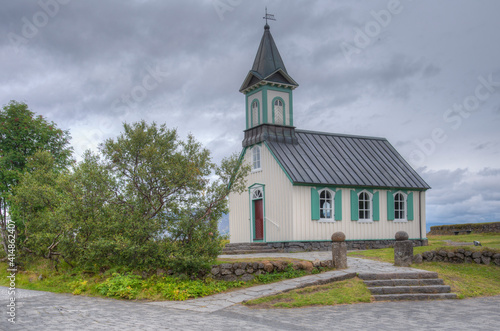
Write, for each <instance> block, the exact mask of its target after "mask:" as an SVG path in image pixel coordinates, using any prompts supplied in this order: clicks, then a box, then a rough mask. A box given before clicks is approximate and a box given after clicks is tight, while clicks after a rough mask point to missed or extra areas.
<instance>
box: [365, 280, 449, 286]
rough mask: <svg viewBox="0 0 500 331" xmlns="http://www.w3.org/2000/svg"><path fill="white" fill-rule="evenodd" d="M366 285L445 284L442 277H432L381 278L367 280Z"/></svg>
mask: <svg viewBox="0 0 500 331" xmlns="http://www.w3.org/2000/svg"><path fill="white" fill-rule="evenodd" d="M364 282H365V284H366V286H368V287H376V286H426V285H444V281H443V280H442V279H441V278H432V279H381V280H365V281H364Z"/></svg>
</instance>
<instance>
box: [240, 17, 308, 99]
mask: <svg viewBox="0 0 500 331" xmlns="http://www.w3.org/2000/svg"><path fill="white" fill-rule="evenodd" d="M263 19H265V20H266V25H265V26H264V35H263V36H262V39H261V40H260V45H259V49H258V50H257V54H256V55H255V60H254V62H253V66H252V70H250V72H249V73H248V75H247V77H246V79H245V81H244V82H243V84H242V85H241V88H240V92H243V93H245V92H244V91H245V90H246V89H248V88H249V87H252V86H253V85H255V84H257V83H265V82H272V83H279V84H284V86H288V87H291V88H292V89H294V88H296V87H297V86H299V84H297V82H295V81H294V80H293V78H292V77H290V76H289V75H288V72H287V71H286V68H285V63H283V59H282V58H281V55H280V52H279V51H278V47H276V44H275V42H274V39H273V36H272V35H271V31H270V27H269V25H268V24H267V20H273V21H276V19H275V18H274V15H272V14H268V13H267V8H266V15H265V16H264V17H263Z"/></svg>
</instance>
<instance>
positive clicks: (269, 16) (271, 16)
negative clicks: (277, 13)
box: [262, 7, 276, 25]
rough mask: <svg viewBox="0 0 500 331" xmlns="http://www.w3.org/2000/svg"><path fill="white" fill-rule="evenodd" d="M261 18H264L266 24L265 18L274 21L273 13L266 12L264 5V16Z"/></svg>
mask: <svg viewBox="0 0 500 331" xmlns="http://www.w3.org/2000/svg"><path fill="white" fill-rule="evenodd" d="M262 18H263V19H265V20H266V25H267V20H270V21H276V19H275V18H274V15H273V14H268V13H267V7H266V16H264V17H262Z"/></svg>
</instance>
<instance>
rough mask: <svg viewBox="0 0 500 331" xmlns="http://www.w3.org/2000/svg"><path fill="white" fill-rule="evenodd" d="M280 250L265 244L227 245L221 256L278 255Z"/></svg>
mask: <svg viewBox="0 0 500 331" xmlns="http://www.w3.org/2000/svg"><path fill="white" fill-rule="evenodd" d="M280 252H282V250H280V249H275V248H273V247H269V246H268V245H267V243H238V244H227V245H226V247H224V249H223V250H222V254H228V255H231V254H232V255H234V254H256V253H280Z"/></svg>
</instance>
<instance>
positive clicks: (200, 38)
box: [0, 0, 500, 224]
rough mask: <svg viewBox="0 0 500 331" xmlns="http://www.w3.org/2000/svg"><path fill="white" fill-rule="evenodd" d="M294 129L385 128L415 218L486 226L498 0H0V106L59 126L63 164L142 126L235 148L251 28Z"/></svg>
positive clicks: (495, 146) (498, 210) (497, 156)
mask: <svg viewBox="0 0 500 331" xmlns="http://www.w3.org/2000/svg"><path fill="white" fill-rule="evenodd" d="M266 6H267V7H268V12H269V13H272V14H274V15H275V17H276V19H277V21H275V22H274V21H272V22H270V26H271V33H272V35H273V37H274V40H275V42H276V44H277V46H278V49H279V51H280V53H281V56H282V58H283V61H284V63H285V65H286V68H287V71H288V73H289V74H290V75H291V77H293V78H294V79H295V80H296V81H297V82H298V83H299V85H300V86H299V87H298V88H297V89H296V90H295V91H294V103H295V104H294V117H295V118H294V124H295V125H296V126H297V127H298V128H300V129H308V130H317V131H326V132H335V133H347V134H356V135H368V136H378V137H386V138H387V139H388V140H389V141H390V142H391V143H392V144H393V145H394V146H395V147H396V149H397V150H398V151H399V152H400V154H401V155H402V156H403V157H404V158H405V159H407V160H408V162H410V164H412V165H413V166H414V167H415V168H416V169H417V171H418V172H419V173H420V174H421V175H422V177H423V178H424V179H425V180H426V181H427V182H428V183H429V185H430V186H432V189H431V190H429V191H428V194H427V223H428V224H432V223H468V222H488V221H500V162H499V161H500V134H499V127H500V40H499V37H498V33H499V31H500V20H499V19H498V14H499V13H500V1H497V0H490V1H486V0H482V1H477V0H470V1H458V0H441V1H435V0H428V1H423V0H422V1H410V0H400V1H395V0H382V1H374V0H370V1H353V0H336V1H326V0H325V1H320V0H317V1H298V0H295V1H291V0H286V1H285V0H283V1H271V0H268V1H263V0H262V1H261V0H252V1H243V0H214V1H212V0H204V1H201V0H200V1H194V0H192V1H189V0H182V1H180V0H179V1H170V0H169V1H160V0H158V1H152V0H151V1H147V0H135V1H125V0H107V1H106V0H95V1H89V0H86V1H83V0H72V1H69V0H40V1H35V0H33V1H28V0H15V1H14V0H10V1H2V9H1V11H0V34H1V39H0V73H1V74H0V100H1V104H2V105H5V104H7V103H8V102H9V100H17V101H24V102H26V103H27V104H28V105H29V107H30V108H31V110H33V111H34V112H35V113H37V114H41V115H44V116H46V117H47V118H48V119H49V120H51V121H54V122H56V123H57V125H58V126H59V127H60V128H63V129H69V130H70V132H71V135H72V137H73V138H72V145H73V147H74V149H75V154H76V157H77V158H79V157H80V156H81V154H82V153H83V152H84V151H85V150H86V149H89V148H90V149H94V150H95V149H96V147H97V145H98V144H99V143H100V142H102V141H103V140H104V139H106V138H110V137H116V136H117V135H118V134H119V132H120V131H121V125H122V122H124V121H126V122H134V121H138V120H141V119H145V120H146V121H148V122H152V121H156V122H157V123H166V124H167V126H168V127H170V128H177V129H178V131H179V134H180V136H181V137H186V135H187V134H188V133H189V132H191V133H193V134H194V136H195V137H196V138H197V139H198V140H199V141H201V142H202V143H203V144H204V145H205V146H206V147H208V148H209V149H210V150H211V151H212V153H213V155H214V159H215V160H220V158H222V157H223V156H227V155H229V154H231V153H233V152H240V151H241V140H242V138H243V130H244V128H245V127H244V126H245V114H244V110H245V107H244V96H243V95H242V94H241V93H239V92H238V90H239V87H240V85H241V84H242V82H243V80H244V78H245V76H246V74H247V73H248V71H249V70H250V69H251V66H252V64H253V60H254V57H255V54H256V52H257V48H258V46H259V42H260V39H261V37H262V34H263V32H264V30H263V26H264V24H265V22H264V20H263V19H262V17H263V16H264V10H265V7H266Z"/></svg>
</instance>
